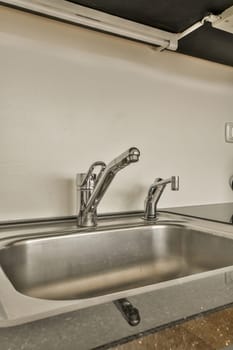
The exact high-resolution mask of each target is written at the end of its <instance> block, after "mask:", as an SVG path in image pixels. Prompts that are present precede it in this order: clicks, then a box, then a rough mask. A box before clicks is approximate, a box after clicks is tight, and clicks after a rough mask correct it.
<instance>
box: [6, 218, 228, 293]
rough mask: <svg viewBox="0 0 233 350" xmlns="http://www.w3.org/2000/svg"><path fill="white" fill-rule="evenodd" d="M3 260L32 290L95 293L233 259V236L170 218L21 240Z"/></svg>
mask: <svg viewBox="0 0 233 350" xmlns="http://www.w3.org/2000/svg"><path fill="white" fill-rule="evenodd" d="M0 264H1V266H2V268H3V270H4V272H5V273H6V275H7V276H8V278H9V279H10V281H11V282H12V284H13V285H14V287H15V289H16V290H17V291H19V292H21V293H23V294H26V295H28V296H31V297H35V298H42V299H53V300H69V299H80V298H91V297H97V296H100V295H105V294H110V293H116V292H119V291H126V290H129V289H134V288H138V287H143V286H147V285H151V284H155V283H159V282H163V281H168V280H171V279H175V278H180V277H184V276H188V275H192V274H196V273H201V272H205V271H209V270H215V269H218V268H222V267H225V266H230V265H233V240H229V239H227V238H224V237H219V236H215V235H212V234H210V233H208V232H205V231H204V230H201V229H198V230H197V229H192V228H189V227H188V226H186V225H182V224H180V225H177V224H174V223H167V224H158V225H152V226H148V227H145V226H144V227H135V228H128V229H111V230H105V231H99V232H97V233H82V234H80V233H74V234H70V235H61V236H58V237H56V238H54V237H49V236H48V237H44V238H34V239H24V240H17V241H15V242H12V243H11V244H10V245H9V246H7V247H5V249H3V250H1V251H0Z"/></svg>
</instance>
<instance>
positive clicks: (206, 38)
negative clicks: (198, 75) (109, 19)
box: [67, 0, 233, 66]
mask: <svg viewBox="0 0 233 350" xmlns="http://www.w3.org/2000/svg"><path fill="white" fill-rule="evenodd" d="M67 1H69V2H73V3H76V4H79V5H83V6H87V7H89V8H92V9H95V10H100V11H103V12H106V13H109V14H111V15H115V16H119V17H122V18H125V19H129V20H132V21H134V22H138V23H142V24H145V25H149V26H152V27H155V28H159V29H163V30H166V31H169V32H173V33H179V32H182V31H184V30H185V29H186V28H188V27H190V26H191V25H192V24H194V23H196V22H198V21H200V20H201V19H202V18H203V17H205V16H207V15H208V14H210V13H213V14H215V15H218V14H220V13H221V12H223V11H224V10H225V9H227V8H228V7H230V6H233V0H134V1H130V0H111V1H110V0H72V1H71V0H67ZM177 51H178V52H181V53H184V54H186V55H191V56H195V57H200V58H204V59H207V60H210V61H214V62H218V63H223V64H226V65H229V66H233V34H230V33H227V32H224V31H221V30H218V29H214V28H212V26H211V24H210V23H206V24H205V25H204V26H203V27H201V28H199V29H198V30H196V31H194V32H192V33H191V34H189V35H188V36H186V37H184V38H183V39H181V40H180V41H179V47H178V50H177Z"/></svg>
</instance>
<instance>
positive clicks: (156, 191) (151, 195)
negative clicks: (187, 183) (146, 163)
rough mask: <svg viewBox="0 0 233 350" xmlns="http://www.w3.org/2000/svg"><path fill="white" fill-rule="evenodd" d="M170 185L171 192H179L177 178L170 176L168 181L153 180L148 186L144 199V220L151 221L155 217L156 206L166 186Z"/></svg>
mask: <svg viewBox="0 0 233 350" xmlns="http://www.w3.org/2000/svg"><path fill="white" fill-rule="evenodd" d="M169 183H170V184H171V190H172V191H178V190H179V176H172V177H170V178H169V179H166V180H164V179H161V178H157V179H155V181H154V183H153V184H152V185H151V186H150V188H149V191H148V194H147V197H146V199H145V213H144V219H145V220H153V219H155V218H156V216H157V204H158V201H159V198H160V197H161V195H162V193H163V191H164V189H165V187H166V185H167V184H169Z"/></svg>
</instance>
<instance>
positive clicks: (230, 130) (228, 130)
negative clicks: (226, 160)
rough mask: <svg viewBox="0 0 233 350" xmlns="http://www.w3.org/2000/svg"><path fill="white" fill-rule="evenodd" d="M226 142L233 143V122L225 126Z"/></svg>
mask: <svg viewBox="0 0 233 350" xmlns="http://www.w3.org/2000/svg"><path fill="white" fill-rule="evenodd" d="M225 141H226V142H233V122H227V123H226V124H225Z"/></svg>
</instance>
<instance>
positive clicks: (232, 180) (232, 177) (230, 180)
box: [229, 175, 233, 190]
mask: <svg viewBox="0 0 233 350" xmlns="http://www.w3.org/2000/svg"><path fill="white" fill-rule="evenodd" d="M229 185H230V188H231V189H232V190H233V175H232V176H231V177H230V179H229Z"/></svg>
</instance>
